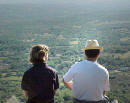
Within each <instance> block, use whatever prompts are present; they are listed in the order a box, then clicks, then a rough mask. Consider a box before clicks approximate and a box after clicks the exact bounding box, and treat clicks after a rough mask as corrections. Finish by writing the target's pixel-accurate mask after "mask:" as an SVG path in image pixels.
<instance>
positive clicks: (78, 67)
mask: <svg viewBox="0 0 130 103" xmlns="http://www.w3.org/2000/svg"><path fill="white" fill-rule="evenodd" d="M74 66H75V67H74ZM74 66H73V69H72V71H74V72H75V73H74V76H73V87H72V88H73V89H72V93H73V96H74V97H76V98H80V99H81V100H86V99H87V100H88V101H92V100H95V101H99V100H101V99H102V98H103V95H102V94H103V91H104V89H103V88H104V87H103V86H104V84H105V79H106V78H107V75H108V74H106V73H107V70H106V69H105V68H104V67H102V66H101V65H100V64H98V63H97V62H91V61H88V60H84V61H81V62H79V63H77V64H75V65H74ZM86 91H87V92H86Z"/></svg>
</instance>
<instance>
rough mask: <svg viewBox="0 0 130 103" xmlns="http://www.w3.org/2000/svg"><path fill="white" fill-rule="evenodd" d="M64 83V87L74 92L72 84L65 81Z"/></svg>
mask: <svg viewBox="0 0 130 103" xmlns="http://www.w3.org/2000/svg"><path fill="white" fill-rule="evenodd" d="M62 82H63V83H64V85H65V86H66V87H67V88H69V89H70V90H72V82H65V81H64V79H63V80H62Z"/></svg>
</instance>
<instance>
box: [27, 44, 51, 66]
mask: <svg viewBox="0 0 130 103" xmlns="http://www.w3.org/2000/svg"><path fill="white" fill-rule="evenodd" d="M48 51H49V49H48V46H46V45H40V44H39V45H35V46H33V47H32V48H31V51H30V58H29V61H30V62H31V63H32V64H37V63H45V62H46V61H45V57H46V56H47V54H48Z"/></svg>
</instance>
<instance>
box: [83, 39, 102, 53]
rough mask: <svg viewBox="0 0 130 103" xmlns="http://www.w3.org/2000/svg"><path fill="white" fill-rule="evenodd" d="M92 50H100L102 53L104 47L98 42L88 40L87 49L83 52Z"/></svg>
mask: <svg viewBox="0 0 130 103" xmlns="http://www.w3.org/2000/svg"><path fill="white" fill-rule="evenodd" d="M90 49H99V50H100V51H102V50H103V47H101V46H99V43H98V41H97V40H87V43H86V46H85V48H83V50H84V51H85V50H90Z"/></svg>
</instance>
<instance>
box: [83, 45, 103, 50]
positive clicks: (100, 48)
mask: <svg viewBox="0 0 130 103" xmlns="http://www.w3.org/2000/svg"><path fill="white" fill-rule="evenodd" d="M91 49H99V50H100V51H102V50H103V47H100V46H97V47H85V48H83V51H85V50H91Z"/></svg>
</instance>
